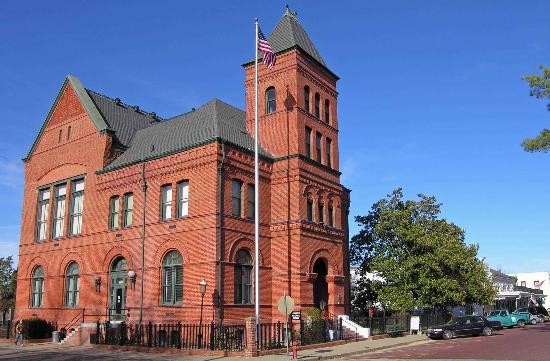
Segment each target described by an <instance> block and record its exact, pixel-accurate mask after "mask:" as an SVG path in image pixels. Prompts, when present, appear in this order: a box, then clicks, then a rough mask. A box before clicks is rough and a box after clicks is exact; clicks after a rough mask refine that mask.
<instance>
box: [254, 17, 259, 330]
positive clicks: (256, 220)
mask: <svg viewBox="0 0 550 361" xmlns="http://www.w3.org/2000/svg"><path fill="white" fill-rule="evenodd" d="M255 23H256V41H255V42H254V48H255V49H256V62H255V67H256V69H255V70H256V72H255V75H254V278H255V287H254V305H255V310H256V314H255V316H256V332H257V331H258V325H259V324H260V212H259V204H260V199H259V193H260V192H259V191H260V176H259V173H260V172H259V169H258V18H256V19H255Z"/></svg>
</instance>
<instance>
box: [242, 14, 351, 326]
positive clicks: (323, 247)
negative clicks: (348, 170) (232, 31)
mask: <svg viewBox="0 0 550 361" xmlns="http://www.w3.org/2000/svg"><path fill="white" fill-rule="evenodd" d="M268 40H269V42H270V43H271V45H272V47H273V51H274V52H275V53H276V56H277V60H276V64H275V65H274V66H273V67H272V68H271V69H268V68H267V67H266V66H265V65H264V64H260V65H259V75H258V109H259V110H258V114H259V115H258V116H259V118H258V123H259V143H260V145H261V147H262V148H263V149H265V150H266V151H268V152H269V153H270V154H272V155H273V157H274V162H273V168H272V174H271V199H270V202H271V219H270V245H271V250H270V254H271V256H272V259H271V266H272V274H271V282H272V287H271V289H272V297H273V303H274V304H275V303H276V302H277V299H278V298H279V297H280V296H282V294H283V291H286V292H287V294H290V295H291V296H292V297H293V298H294V299H295V300H296V301H297V303H298V304H300V305H301V307H307V306H316V307H321V308H324V307H325V305H326V306H328V310H329V312H331V313H335V314H342V313H347V312H348V310H349V307H348V306H349V285H348V281H349V269H348V265H349V260H348V230H347V216H348V213H347V212H348V208H349V190H347V189H346V188H345V187H343V186H342V185H341V184H340V172H339V157H338V113H337V96H338V93H337V91H336V82H337V80H338V79H339V78H338V77H337V76H336V75H335V74H334V73H333V72H332V71H331V70H330V69H329V68H328V67H327V65H326V63H325V62H324V60H323V58H322V57H321V55H320V54H319V52H318V51H317V49H316V47H315V46H314V45H313V43H312V41H311V40H310V38H309V36H308V35H307V33H306V32H305V30H304V29H303V27H302V26H301V25H300V23H299V22H298V20H297V18H296V15H295V14H294V13H293V12H291V11H290V10H288V9H287V11H286V13H285V14H284V16H283V18H282V19H281V20H280V22H279V23H278V24H277V26H276V27H275V29H274V30H273V32H272V33H271V34H270V36H269V38H268ZM244 68H245V74H246V80H245V87H246V124H247V129H248V131H249V133H250V134H254V75H255V74H254V68H255V67H254V63H253V62H250V63H247V64H244ZM260 207H261V205H260ZM272 312H273V317H277V310H276V309H275V308H274V309H273V311H272Z"/></svg>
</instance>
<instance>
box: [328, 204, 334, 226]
mask: <svg viewBox="0 0 550 361" xmlns="http://www.w3.org/2000/svg"><path fill="white" fill-rule="evenodd" d="M328 225H329V226H330V227H334V204H333V203H332V201H330V202H329V203H328Z"/></svg>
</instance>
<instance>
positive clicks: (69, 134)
mask: <svg viewBox="0 0 550 361" xmlns="http://www.w3.org/2000/svg"><path fill="white" fill-rule="evenodd" d="M70 138H71V126H70V125H69V128H67V140H69V139H70Z"/></svg>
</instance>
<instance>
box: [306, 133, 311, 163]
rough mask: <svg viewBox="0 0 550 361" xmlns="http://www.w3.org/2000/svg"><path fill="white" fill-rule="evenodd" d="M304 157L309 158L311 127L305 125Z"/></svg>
mask: <svg viewBox="0 0 550 361" xmlns="http://www.w3.org/2000/svg"><path fill="white" fill-rule="evenodd" d="M305 137H306V143H305V144H306V157H308V158H311V128H309V127H306V135H305Z"/></svg>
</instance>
